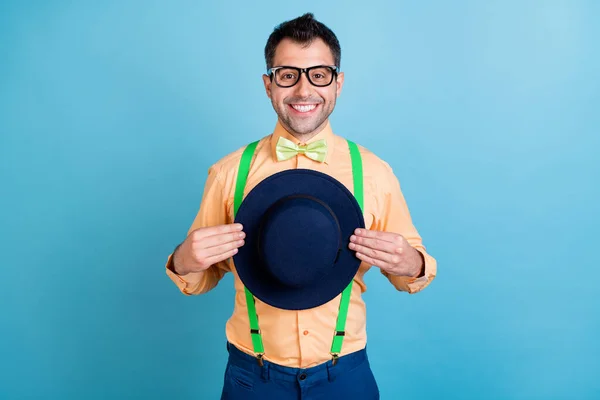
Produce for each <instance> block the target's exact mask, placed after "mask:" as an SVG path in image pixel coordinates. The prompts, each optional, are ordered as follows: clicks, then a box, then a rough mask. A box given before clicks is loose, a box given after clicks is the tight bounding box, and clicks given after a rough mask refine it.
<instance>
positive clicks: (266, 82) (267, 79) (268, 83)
mask: <svg viewBox="0 0 600 400" xmlns="http://www.w3.org/2000/svg"><path fill="white" fill-rule="evenodd" d="M262 78H263V83H264V85H265V91H266V92H267V97H268V98H271V84H272V83H271V78H270V77H269V75H266V74H263V76H262Z"/></svg>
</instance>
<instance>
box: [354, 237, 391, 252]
mask: <svg viewBox="0 0 600 400" xmlns="http://www.w3.org/2000/svg"><path fill="white" fill-rule="evenodd" d="M350 241H351V242H352V243H355V244H359V245H362V246H365V247H369V248H371V249H374V250H379V251H384V252H386V253H389V254H396V253H400V252H402V249H401V247H400V246H399V245H398V243H392V242H388V241H386V240H383V239H380V238H367V237H363V236H354V235H352V236H351V237H350Z"/></svg>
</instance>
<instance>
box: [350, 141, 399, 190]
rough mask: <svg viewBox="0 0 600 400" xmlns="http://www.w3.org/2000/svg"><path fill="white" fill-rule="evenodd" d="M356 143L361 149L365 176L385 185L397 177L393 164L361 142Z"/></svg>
mask: <svg viewBox="0 0 600 400" xmlns="http://www.w3.org/2000/svg"><path fill="white" fill-rule="evenodd" d="M339 138H340V139H341V140H343V141H346V139H345V138H343V137H341V136H339ZM354 143H355V144H356V146H357V147H358V150H359V151H360V156H361V158H362V164H363V174H364V176H365V177H369V178H371V179H373V180H376V181H378V182H381V184H384V185H385V184H386V183H392V182H393V181H394V180H396V179H397V178H396V176H395V174H394V171H393V169H392V167H391V165H390V164H389V163H388V162H387V161H385V160H384V159H382V158H381V157H379V156H378V155H377V154H375V152H373V151H371V150H370V149H368V148H367V147H365V146H363V145H361V144H360V143H357V142H354ZM390 180H391V181H390Z"/></svg>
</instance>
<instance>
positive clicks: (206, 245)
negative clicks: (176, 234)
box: [173, 224, 246, 275]
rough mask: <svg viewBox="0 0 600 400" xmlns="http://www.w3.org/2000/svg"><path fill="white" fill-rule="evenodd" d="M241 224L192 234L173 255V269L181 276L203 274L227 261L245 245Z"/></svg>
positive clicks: (211, 228)
mask: <svg viewBox="0 0 600 400" xmlns="http://www.w3.org/2000/svg"><path fill="white" fill-rule="evenodd" d="M242 229H243V227H242V225H241V224H226V225H218V226H211V227H208V228H200V229H196V230H195V231H192V232H190V234H189V235H188V237H187V238H186V239H185V240H184V241H183V243H181V245H180V246H179V247H178V248H177V249H176V250H175V253H174V254H173V268H174V270H175V272H176V273H177V274H179V275H186V274H189V273H190V272H201V271H205V270H207V269H208V268H210V266H211V265H213V264H216V263H218V262H220V261H223V260H226V259H228V258H229V257H232V256H233V255H234V254H236V253H237V251H238V248H240V247H242V246H243V245H244V237H245V236H246V234H245V233H244V232H243V231H242Z"/></svg>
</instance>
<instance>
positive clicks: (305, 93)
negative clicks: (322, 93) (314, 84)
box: [295, 73, 311, 97]
mask: <svg viewBox="0 0 600 400" xmlns="http://www.w3.org/2000/svg"><path fill="white" fill-rule="evenodd" d="M310 87H311V84H310V82H309V81H308V77H307V76H306V73H302V74H300V79H299V80H298V83H296V86H295V88H296V95H297V96H298V97H309V96H310V89H311V88H310Z"/></svg>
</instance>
